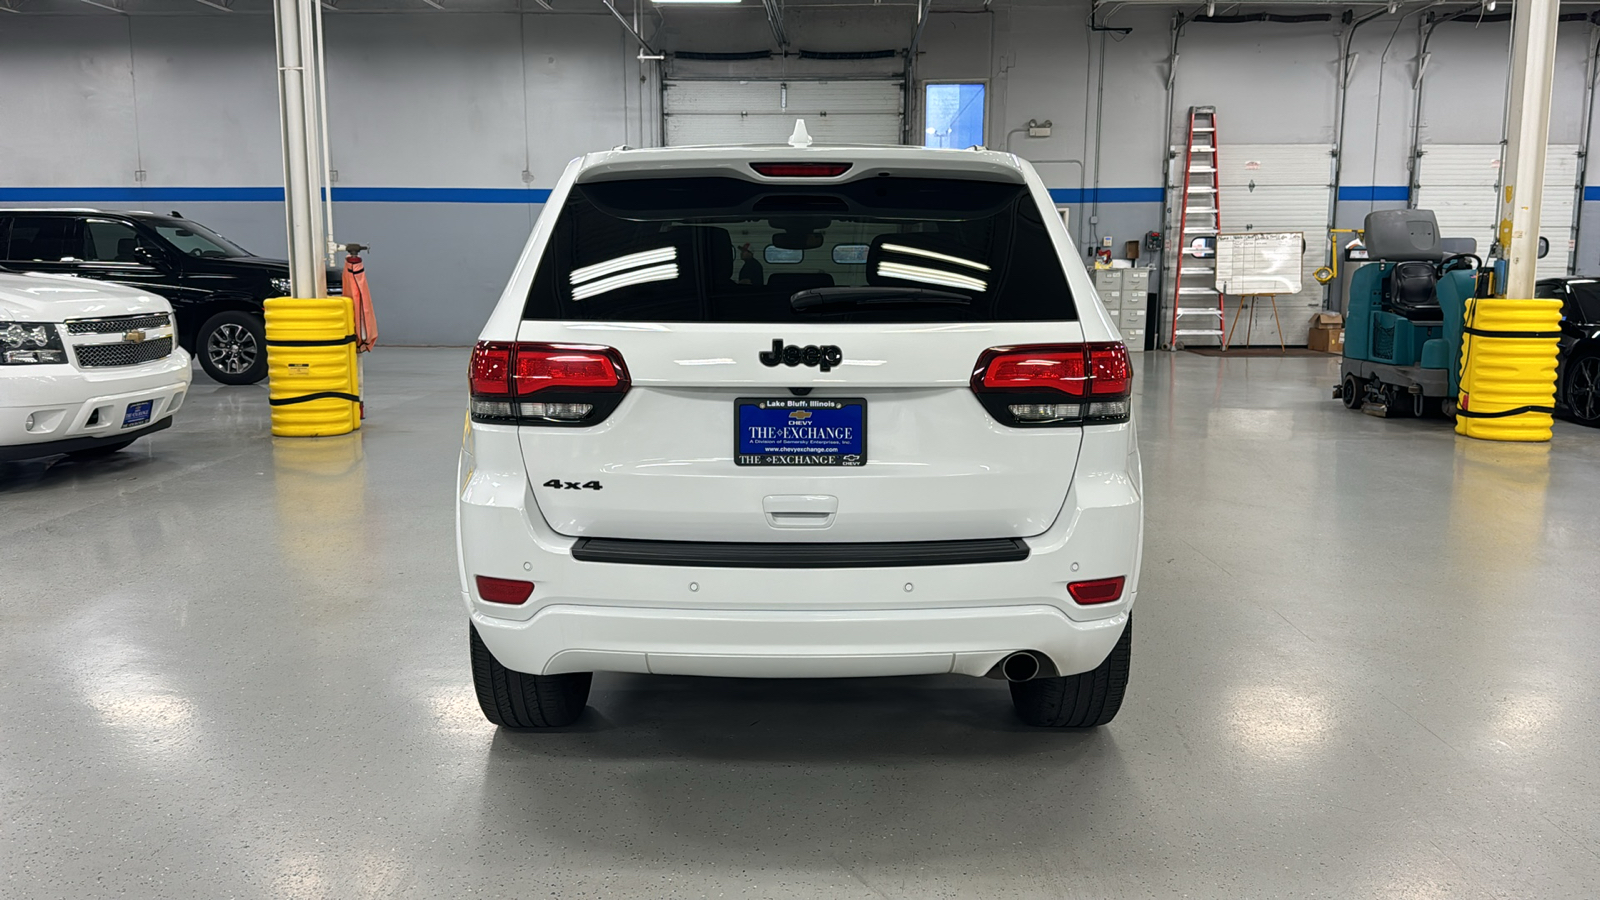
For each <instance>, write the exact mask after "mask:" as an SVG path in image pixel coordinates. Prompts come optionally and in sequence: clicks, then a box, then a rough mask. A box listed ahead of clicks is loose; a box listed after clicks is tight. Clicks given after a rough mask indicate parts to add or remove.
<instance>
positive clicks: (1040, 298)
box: [524, 176, 1077, 322]
mask: <svg viewBox="0 0 1600 900" xmlns="http://www.w3.org/2000/svg"><path fill="white" fill-rule="evenodd" d="M1045 228H1046V226H1045V221H1044V219H1043V216H1042V215H1041V213H1040V210H1039V207H1038V204H1036V203H1035V202H1034V201H1033V198H1032V197H1031V196H1030V195H1029V193H1028V191H1027V188H1026V187H1025V186H1023V185H1019V184H1003V183H996V182H985V181H962V180H955V179H936V178H900V177H894V176H879V177H873V178H866V179H861V180H858V181H854V182H850V183H847V184H827V185H817V186H814V187H813V186H810V185H796V184H781V185H780V184H758V183H754V182H748V181H743V180H740V179H736V178H654V179H635V180H627V181H605V182H597V183H593V184H583V185H577V186H575V187H574V188H573V190H572V193H571V196H570V197H569V199H568V200H567V203H566V205H565V207H563V208H562V209H561V211H560V214H559V218H558V219H557V221H556V225H555V232H554V234H553V235H552V237H551V240H550V243H549V244H548V246H547V247H546V249H545V253H544V257H543V259H541V260H540V262H539V268H538V271H537V274H536V275H535V277H534V283H533V288H532V290H531V291H530V292H529V294H528V301H527V305H526V307H525V309H524V314H525V316H526V317H527V318H530V319H562V320H594V321H613V322H816V321H830V322H839V321H847V322H970V321H977V322H995V321H1063V320H1072V319H1076V318H1077V311H1076V308H1075V307H1074V305H1073V299H1072V294H1071V291H1070V290H1069V289H1068V287H1067V280H1066V276H1065V274H1064V272H1063V271H1062V263H1061V259H1060V258H1059V257H1058V256H1057V254H1056V251H1055V247H1054V246H1053V245H1052V244H1051V243H1050V239H1049V235H1048V233H1047V232H1046V230H1045Z"/></svg>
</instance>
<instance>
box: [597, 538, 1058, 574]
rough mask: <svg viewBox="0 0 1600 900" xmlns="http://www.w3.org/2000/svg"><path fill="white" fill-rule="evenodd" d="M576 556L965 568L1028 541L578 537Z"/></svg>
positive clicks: (1014, 556) (1015, 556)
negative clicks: (852, 541)
mask: <svg viewBox="0 0 1600 900" xmlns="http://www.w3.org/2000/svg"><path fill="white" fill-rule="evenodd" d="M572 558H573V559H576V560H579V561H580V562H598V563H621V564H626V565H635V566H703V567H707V568H727V569H873V568H885V567H888V566H964V565H972V564H977V563H1001V562H1021V561H1022V560H1025V559H1027V558H1028V545H1027V544H1025V543H1023V541H1022V540H1021V539H1020V538H984V539H980V540H967V541H890V542H883V543H860V544H837V543H834V544H824V543H809V542H806V543H777V542H771V543H765V542H751V543H734V542H713V541H640V540H628V539H624V538H578V542H577V543H576V544H573V545H572Z"/></svg>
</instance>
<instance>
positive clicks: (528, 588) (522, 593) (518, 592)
mask: <svg viewBox="0 0 1600 900" xmlns="http://www.w3.org/2000/svg"><path fill="white" fill-rule="evenodd" d="M477 582H478V596H479V597H482V598H483V599H485V600H488V601H489V602H490V603H507V604H510V605H512V606H516V605H517V604H519V603H526V602H528V598H529V597H531V596H533V582H531V581H517V580H515V579H512V578H490V577H489V576H488V575H479V576H478V577H477Z"/></svg>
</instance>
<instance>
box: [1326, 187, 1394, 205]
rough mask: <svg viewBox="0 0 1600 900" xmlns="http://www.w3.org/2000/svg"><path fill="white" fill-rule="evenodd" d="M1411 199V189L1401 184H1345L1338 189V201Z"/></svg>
mask: <svg viewBox="0 0 1600 900" xmlns="http://www.w3.org/2000/svg"><path fill="white" fill-rule="evenodd" d="M1410 199H1411V188H1409V187H1407V186H1405V185H1403V184H1347V185H1342V186H1341V187H1340V188H1339V200H1340V201H1341V202H1343V201H1346V200H1350V201H1355V202H1372V201H1378V200H1382V201H1390V202H1394V201H1398V202H1400V203H1404V202H1406V201H1407V200H1410Z"/></svg>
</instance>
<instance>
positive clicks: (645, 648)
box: [472, 603, 1128, 678]
mask: <svg viewBox="0 0 1600 900" xmlns="http://www.w3.org/2000/svg"><path fill="white" fill-rule="evenodd" d="M1127 621H1128V615H1127V612H1126V611H1124V612H1123V613H1121V614H1119V615H1116V616H1112V617H1111V618H1107V619H1099V620H1095V621H1092V622H1074V621H1073V620H1072V619H1070V618H1068V617H1067V616H1066V615H1065V614H1064V613H1063V612H1062V611H1061V610H1060V609H1057V608H1056V607H1053V606H1048V605H1043V604H1035V605H1030V606H1004V607H979V608H965V609H963V608H955V609H897V610H873V611H858V612H826V613H821V612H814V611H791V612H779V611H770V610H707V609H640V608H627V607H604V606H577V605H572V604H565V603H560V604H552V605H548V606H545V607H543V608H542V609H540V610H539V612H538V613H537V614H535V615H534V616H533V618H531V619H528V620H527V621H523V622H516V621H508V620H506V619H501V618H497V617H493V616H486V615H483V614H481V613H479V614H474V615H473V617H472V622H473V625H474V626H475V627H476V628H477V629H478V634H479V635H480V636H481V637H482V638H483V642H484V644H486V645H487V646H488V647H489V649H490V651H491V652H493V653H494V655H495V658H496V659H498V660H499V661H500V662H501V664H503V665H505V666H506V667H507V668H510V669H513V670H515V671H518V672H530V673H534V674H541V675H554V674H557V673H560V672H595V671H604V672H638V673H641V674H653V675H714V676H727V677H736V678H844V677H864V676H875V675H938V674H944V673H949V672H954V673H956V674H960V675H976V676H981V675H984V674H987V673H988V672H989V671H990V670H991V669H993V668H994V667H995V665H996V664H997V663H999V662H1000V660H1001V659H1003V658H1005V657H1006V655H1008V654H1010V653H1012V652H1014V651H1016V650H1037V651H1039V652H1041V653H1044V654H1045V655H1047V656H1049V657H1050V658H1051V659H1052V660H1053V661H1055V663H1056V666H1057V668H1058V669H1060V670H1061V671H1065V672H1082V671H1087V670H1089V669H1092V668H1094V667H1095V666H1098V665H1099V664H1100V662H1101V661H1102V660H1104V659H1105V658H1106V654H1108V653H1110V652H1111V648H1112V646H1113V645H1115V644H1116V642H1117V639H1118V638H1119V637H1121V636H1122V629H1123V627H1124V626H1125V625H1126V624H1127Z"/></svg>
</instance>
